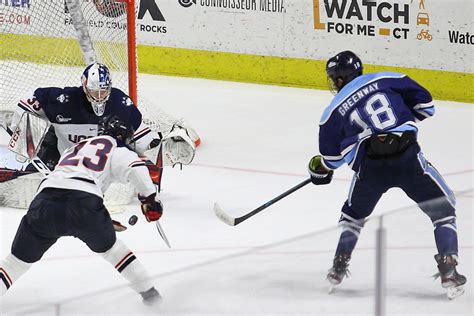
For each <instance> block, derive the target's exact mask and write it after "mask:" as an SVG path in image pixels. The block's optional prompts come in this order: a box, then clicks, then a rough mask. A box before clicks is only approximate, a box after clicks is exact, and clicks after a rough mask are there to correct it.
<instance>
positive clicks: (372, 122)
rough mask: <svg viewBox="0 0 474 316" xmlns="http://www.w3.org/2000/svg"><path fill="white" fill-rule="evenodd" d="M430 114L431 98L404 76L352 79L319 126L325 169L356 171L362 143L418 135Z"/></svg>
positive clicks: (373, 75)
mask: <svg viewBox="0 0 474 316" xmlns="http://www.w3.org/2000/svg"><path fill="white" fill-rule="evenodd" d="M433 114H434V105H433V99H432V97H431V94H430V93H429V92H428V91H427V90H426V89H425V88H423V87H422V86H420V85H419V84H418V83H416V82H415V81H413V80H412V79H410V78H409V77H408V76H406V75H403V74H399V73H393V72H380V73H372V74H366V75H362V76H360V77H357V78H355V79H354V80H352V81H351V82H350V83H348V84H347V85H346V86H344V88H342V89H341V91H339V93H338V94H337V95H336V97H335V98H334V100H333V101H332V102H331V104H330V105H329V106H328V107H327V108H326V109H325V111H324V113H323V115H322V117H321V121H320V123H319V125H320V130H319V151H320V153H321V155H322V156H323V162H324V164H325V166H326V167H328V168H329V169H336V168H338V167H340V166H341V165H343V164H344V163H347V164H348V165H349V166H350V167H351V168H352V169H353V170H355V171H357V170H358V168H359V164H360V160H361V157H362V156H363V153H364V152H365V149H364V148H363V147H364V146H360V145H361V144H362V142H363V141H364V140H365V139H367V138H368V137H370V136H371V135H373V134H382V133H387V132H391V133H402V132H404V131H414V132H415V133H416V132H418V128H417V126H416V123H415V122H417V121H421V120H424V119H425V118H427V117H430V116H432V115H433Z"/></svg>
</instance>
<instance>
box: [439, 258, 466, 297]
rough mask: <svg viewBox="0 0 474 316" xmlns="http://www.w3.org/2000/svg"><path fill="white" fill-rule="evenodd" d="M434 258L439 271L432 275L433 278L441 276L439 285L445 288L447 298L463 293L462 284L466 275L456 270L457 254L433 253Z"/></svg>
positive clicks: (464, 282)
mask: <svg viewBox="0 0 474 316" xmlns="http://www.w3.org/2000/svg"><path fill="white" fill-rule="evenodd" d="M435 260H436V262H437V263H438V270H439V272H438V273H436V274H435V275H434V277H435V279H436V278H438V277H440V278H441V286H442V287H443V288H445V289H447V295H448V298H449V299H454V298H456V297H458V296H461V295H462V294H464V291H465V290H464V284H466V281H467V280H466V277H465V276H464V275H461V274H459V273H458V272H457V271H456V266H457V264H458V262H457V256H456V255H449V256H443V255H440V254H437V255H435Z"/></svg>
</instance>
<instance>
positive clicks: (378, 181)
mask: <svg viewBox="0 0 474 316" xmlns="http://www.w3.org/2000/svg"><path fill="white" fill-rule="evenodd" d="M394 187H398V188H400V189H402V190H403V191H404V192H405V193H406V194H407V195H408V196H409V197H410V198H411V199H412V200H413V201H415V202H416V203H418V205H419V207H420V208H421V209H422V210H423V211H424V212H425V213H426V214H427V215H428V216H429V217H430V218H431V220H432V222H436V221H437V220H439V219H443V218H446V217H450V216H455V197H454V194H453V192H452V191H451V190H450V188H449V187H448V186H447V184H446V182H445V181H444V179H443V178H442V177H441V175H440V174H439V173H438V171H437V170H436V169H435V168H434V167H433V166H432V165H431V164H430V163H429V162H428V161H427V160H426V159H425V158H424V157H423V154H422V153H421V151H420V147H419V145H418V144H413V145H412V146H410V147H409V148H408V149H407V150H406V151H405V152H404V153H402V154H401V155H400V156H397V157H393V158H388V159H369V158H368V157H365V158H364V160H363V161H362V163H361V166H360V169H359V172H358V173H357V174H355V175H354V178H353V180H352V184H351V188H350V191H349V196H348V199H347V201H346V202H345V203H344V206H343V208H342V216H341V221H342V220H348V219H349V220H356V221H358V220H363V219H364V218H366V217H367V216H369V215H370V214H371V213H372V211H373V210H374V208H375V206H376V204H377V202H378V201H379V199H380V197H381V196H382V194H384V193H385V192H387V190H388V189H390V188H394ZM347 216H348V218H347ZM344 217H346V218H345V219H344Z"/></svg>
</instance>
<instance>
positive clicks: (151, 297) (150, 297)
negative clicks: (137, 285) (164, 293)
mask: <svg viewBox="0 0 474 316" xmlns="http://www.w3.org/2000/svg"><path fill="white" fill-rule="evenodd" d="M140 295H141V296H142V299H143V304H145V305H148V306H152V305H157V304H159V303H161V301H162V298H161V295H160V293H158V291H157V290H156V289H155V288H154V287H152V288H151V289H149V290H148V291H145V292H140Z"/></svg>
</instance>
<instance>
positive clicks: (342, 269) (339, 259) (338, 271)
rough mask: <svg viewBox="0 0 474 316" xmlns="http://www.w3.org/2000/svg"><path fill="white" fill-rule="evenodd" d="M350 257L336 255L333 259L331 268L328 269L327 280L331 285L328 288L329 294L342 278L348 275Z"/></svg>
mask: <svg viewBox="0 0 474 316" xmlns="http://www.w3.org/2000/svg"><path fill="white" fill-rule="evenodd" d="M350 259H351V258H350V256H348V255H337V256H335V257H334V260H333V265H332V268H331V269H329V272H328V275H327V277H326V278H327V280H328V281H329V283H331V286H330V288H329V293H331V292H332V291H333V290H334V288H335V287H336V285H339V284H340V283H341V282H342V280H343V279H344V277H348V276H349V275H350V272H349V270H348V269H347V267H349V260H350Z"/></svg>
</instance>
